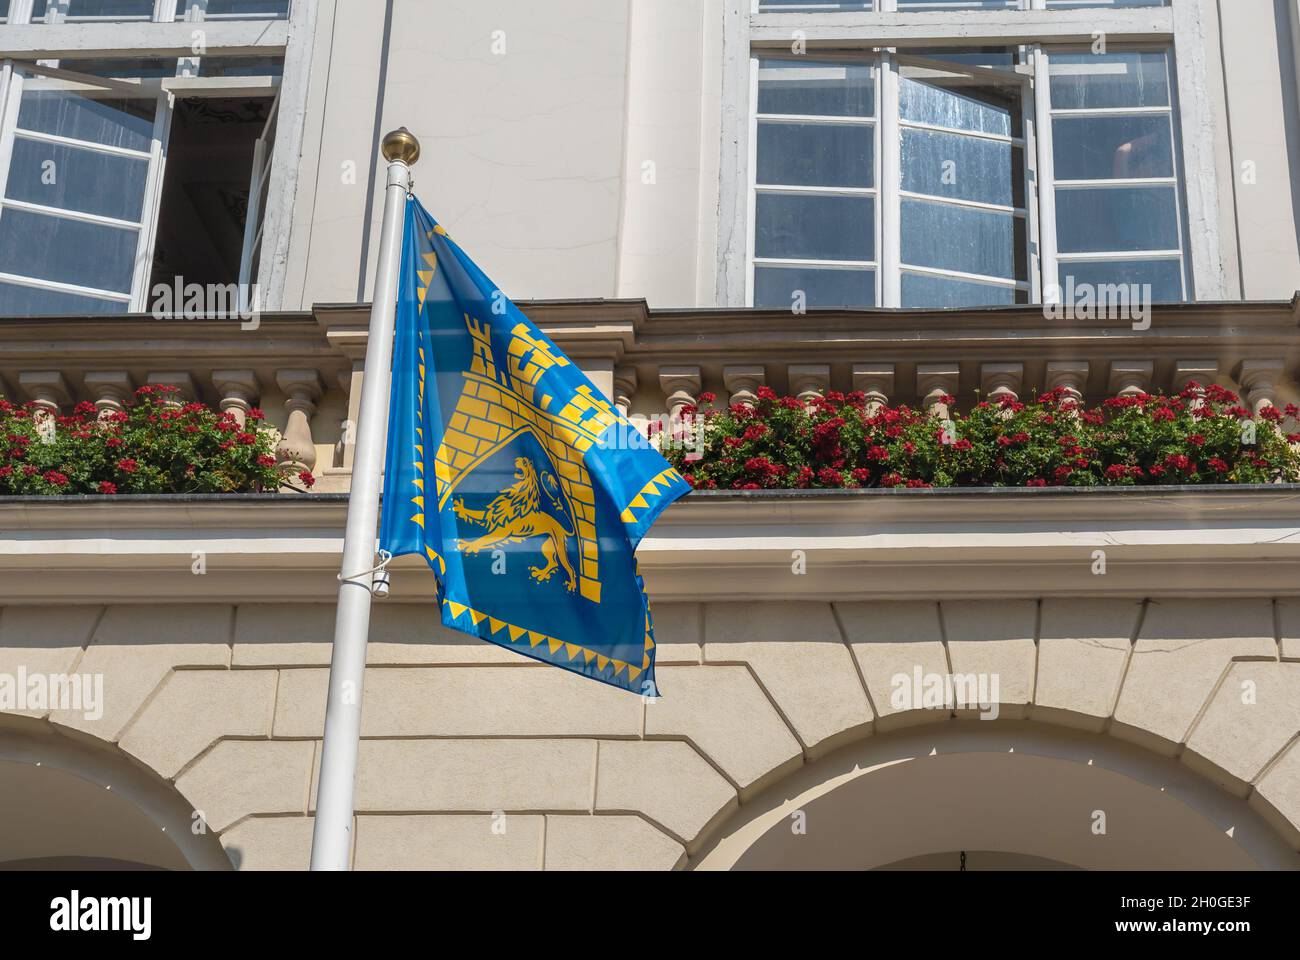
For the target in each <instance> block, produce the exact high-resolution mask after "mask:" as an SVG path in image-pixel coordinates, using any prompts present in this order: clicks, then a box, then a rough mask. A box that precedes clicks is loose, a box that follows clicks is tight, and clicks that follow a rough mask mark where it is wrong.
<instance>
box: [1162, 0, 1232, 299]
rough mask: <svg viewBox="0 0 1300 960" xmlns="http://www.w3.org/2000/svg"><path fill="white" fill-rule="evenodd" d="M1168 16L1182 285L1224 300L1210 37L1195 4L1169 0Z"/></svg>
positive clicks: (1192, 294) (1192, 293)
mask: <svg viewBox="0 0 1300 960" xmlns="http://www.w3.org/2000/svg"><path fill="white" fill-rule="evenodd" d="M1171 12H1172V14H1173V17H1174V42H1173V57H1172V63H1171V67H1172V69H1173V70H1174V71H1176V73H1177V78H1178V85H1177V88H1176V89H1174V90H1172V91H1171V92H1172V94H1173V96H1172V98H1171V99H1173V100H1174V101H1175V102H1174V104H1172V106H1174V107H1176V109H1177V110H1178V120H1179V124H1180V125H1181V128H1182V129H1181V136H1177V137H1174V155H1175V158H1176V159H1178V158H1181V161H1182V180H1183V189H1182V191H1181V193H1180V196H1179V203H1180V204H1182V203H1186V220H1185V223H1184V225H1183V229H1184V230H1185V231H1186V237H1185V238H1184V240H1183V242H1184V243H1189V244H1190V245H1191V249H1190V251H1189V254H1190V255H1189V256H1188V258H1187V259H1188V261H1189V262H1187V263H1186V264H1185V265H1184V268H1183V278H1184V279H1183V284H1184V288H1185V290H1186V294H1185V295H1186V296H1187V297H1188V298H1189V299H1196V300H1222V299H1224V298H1225V297H1226V296H1227V292H1228V282H1227V277H1226V276H1225V275H1224V264H1223V257H1222V254H1221V250H1222V248H1221V246H1220V243H1221V238H1220V234H1221V221H1220V211H1219V178H1218V164H1217V162H1216V158H1215V151H1214V145H1215V142H1216V140H1217V139H1218V137H1219V132H1218V131H1217V130H1216V128H1215V122H1214V108H1213V106H1212V104H1211V103H1210V98H1209V96H1208V94H1207V93H1206V84H1207V79H1208V77H1209V70H1208V68H1207V66H1206V47H1207V44H1208V43H1209V39H1208V35H1207V32H1206V27H1205V22H1204V20H1203V19H1202V16H1201V5H1200V3H1199V2H1197V0H1173V7H1172V8H1171ZM1224 135H1226V131H1225V134H1224ZM1189 275H1190V276H1189Z"/></svg>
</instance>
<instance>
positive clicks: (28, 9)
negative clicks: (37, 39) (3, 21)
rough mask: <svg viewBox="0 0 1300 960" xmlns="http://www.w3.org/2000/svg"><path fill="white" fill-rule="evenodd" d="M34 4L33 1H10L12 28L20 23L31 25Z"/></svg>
mask: <svg viewBox="0 0 1300 960" xmlns="http://www.w3.org/2000/svg"><path fill="white" fill-rule="evenodd" d="M32 4H33V0H10V2H9V24H10V26H13V25H15V24H19V23H31V22H32Z"/></svg>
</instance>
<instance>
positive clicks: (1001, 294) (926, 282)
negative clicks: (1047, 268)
mask: <svg viewBox="0 0 1300 960" xmlns="http://www.w3.org/2000/svg"><path fill="white" fill-rule="evenodd" d="M902 279H903V284H902V304H903V306H904V307H932V308H945V307H988V306H1000V305H1002V304H1011V303H1025V302H1027V301H1028V299H1029V298H1028V295H1027V294H1026V293H1023V292H1021V291H1017V290H1016V289H1015V288H1014V287H1000V286H995V285H993V284H991V283H975V282H973V281H970V280H956V279H953V278H952V277H932V276H929V275H928V274H924V273H907V272H904V273H903V278H902Z"/></svg>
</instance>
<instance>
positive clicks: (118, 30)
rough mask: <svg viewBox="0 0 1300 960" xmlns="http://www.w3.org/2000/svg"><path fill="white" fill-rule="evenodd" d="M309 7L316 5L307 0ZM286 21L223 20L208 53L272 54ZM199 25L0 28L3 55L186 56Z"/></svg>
mask: <svg viewBox="0 0 1300 960" xmlns="http://www.w3.org/2000/svg"><path fill="white" fill-rule="evenodd" d="M303 6H305V7H307V8H310V7H312V6H313V5H312V4H305V5H303ZM289 23H290V21H287V20H269V21H268V20H253V21H247V20H222V21H214V22H211V23H209V24H207V26H206V27H205V28H204V34H205V37H204V39H205V42H206V43H207V51H208V55H209V56H214V55H233V54H249V55H253V54H267V53H275V52H278V51H282V50H284V49H285V48H286V47H287V46H288V43H289V34H290V29H289ZM193 31H194V24H192V23H187V22H186V21H184V20H177V21H175V22H173V23H152V22H142V23H123V22H114V23H59V24H47V25H45V26H43V27H42V28H41V29H40V30H6V31H4V32H3V33H0V57H13V58H14V59H17V60H25V59H32V58H33V57H39V58H40V59H42V60H58V59H61V58H64V57H114V56H117V57H121V56H140V57H168V56H171V57H183V56H191V55H192V54H193V45H194V40H193Z"/></svg>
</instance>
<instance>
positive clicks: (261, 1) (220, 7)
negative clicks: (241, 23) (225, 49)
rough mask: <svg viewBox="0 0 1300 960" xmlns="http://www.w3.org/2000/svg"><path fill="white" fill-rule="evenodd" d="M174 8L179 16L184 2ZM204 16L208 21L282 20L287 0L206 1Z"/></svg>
mask: <svg viewBox="0 0 1300 960" xmlns="http://www.w3.org/2000/svg"><path fill="white" fill-rule="evenodd" d="M176 7H177V13H178V14H179V13H180V12H181V11H182V10H184V8H185V0H180V2H179V3H178V4H176ZM205 16H206V17H208V18H209V19H211V18H215V17H232V18H234V17H256V18H274V19H281V20H282V19H284V18H285V17H287V16H289V0H208V9H207V13H206V14H205Z"/></svg>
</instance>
